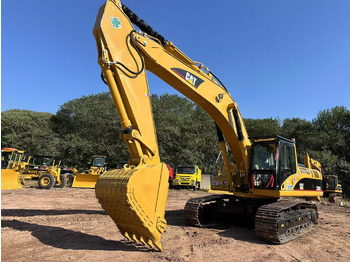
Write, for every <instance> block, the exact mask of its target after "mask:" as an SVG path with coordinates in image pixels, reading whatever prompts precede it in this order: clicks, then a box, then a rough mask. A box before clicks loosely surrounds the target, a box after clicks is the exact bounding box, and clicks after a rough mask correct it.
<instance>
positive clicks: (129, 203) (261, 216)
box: [93, 0, 323, 250]
mask: <svg viewBox="0 0 350 262" xmlns="http://www.w3.org/2000/svg"><path fill="white" fill-rule="evenodd" d="M133 24H135V25H136V26H137V27H138V28H139V29H140V30H142V31H136V30H135V28H134V26H133ZM93 33H94V36H95V39H96V44H97V50H98V63H99V65H100V66H101V69H102V79H103V80H104V81H105V82H106V83H107V85H108V87H109V90H110V93H111V96H112V100H113V102H114V104H115V107H116V108H117V112H118V115H119V118H120V122H121V129H122V131H121V138H122V139H123V140H124V141H125V143H126V145H127V148H128V150H129V153H130V158H129V161H128V165H126V166H125V167H124V168H123V169H117V170H110V171H106V172H104V173H103V174H102V175H101V176H100V177H99V180H98V181H97V183H96V190H95V192H96V197H97V199H98V201H99V203H100V204H101V205H102V207H103V208H104V209H105V210H106V211H107V213H108V214H109V215H110V216H111V218H112V219H113V220H114V222H115V224H116V225H117V227H118V228H119V230H120V232H121V233H122V234H123V235H124V236H125V237H126V238H127V239H129V240H132V241H135V242H140V243H142V244H144V245H147V246H149V247H150V248H156V249H158V250H162V245H161V235H162V234H163V233H164V231H165V228H166V220H165V218H164V214H165V206H166V201H167V194H168V178H169V171H168V169H167V167H166V165H165V164H164V163H162V162H161V161H160V157H159V150H158V145H157V139H156V132H155V126H154V121H153V116H152V110H151V103H150V96H149V89H148V84H147V77H146V70H148V71H150V72H152V73H154V74H155V75H156V76H158V77H159V78H160V79H162V80H164V81H165V82H166V83H168V84H169V85H170V86H172V87H173V88H175V89H176V90H178V91H179V92H180V93H182V94H183V95H184V96H186V97H187V98H189V99H190V100H192V101H193V102H194V103H196V104H197V105H199V106H201V107H202V108H203V109H204V110H205V111H206V112H207V113H208V114H209V115H210V117H211V118H212V119H213V121H214V122H215V123H216V130H217V136H218V144H219V147H220V149H221V151H222V157H223V160H224V165H225V173H226V174H227V178H226V183H225V184H224V183H223V182H222V181H223V179H222V178H220V179H218V180H216V179H215V178H214V179H213V185H215V184H217V185H218V189H217V190H215V188H214V186H213V187H212V193H214V194H212V195H209V196H206V197H201V198H195V199H190V200H189V201H188V202H187V203H186V206H185V212H184V213H185V219H186V222H187V223H188V225H191V226H198V227H201V226H207V225H210V224H218V223H226V222H228V221H229V222H230V221H233V220H235V219H237V218H243V219H245V220H251V221H252V222H253V223H254V225H255V232H256V234H257V236H258V237H259V238H261V239H263V240H265V241H267V242H272V243H277V244H282V243H285V242H288V241H291V240H293V239H296V238H298V237H299V236H301V235H303V234H304V233H305V232H307V230H306V229H308V228H310V227H312V226H313V225H315V224H317V221H318V213H317V207H316V205H315V204H313V203H310V202H307V201H300V200H296V198H298V199H300V198H317V197H320V196H322V195H323V190H322V175H321V173H320V171H319V170H318V169H317V168H314V167H313V166H310V167H306V166H305V167H301V166H299V165H298V161H297V154H296V147H295V142H294V141H292V140H289V139H287V138H284V137H281V136H275V137H270V138H264V137H261V138H255V139H249V137H248V134H247V130H246V128H245V125H244V121H243V118H242V116H241V113H240V111H239V109H238V106H237V103H236V102H235V101H234V100H233V98H232V97H231V95H230V93H229V92H228V90H227V89H226V88H225V86H224V85H223V84H222V83H221V81H220V80H219V79H218V78H217V77H216V76H215V75H214V74H213V72H211V71H210V70H209V69H208V68H207V67H205V66H204V65H203V64H202V63H200V62H195V61H193V60H191V59H190V58H189V57H188V56H186V55H185V54H184V53H183V52H181V51H180V50H179V49H178V48H177V47H176V46H175V45H174V44H173V43H172V42H170V41H167V40H166V39H165V38H164V37H163V36H161V35H160V34H159V33H157V32H156V31H155V30H154V29H153V28H151V27H150V26H149V25H148V24H147V23H145V22H144V21H143V20H142V19H140V18H139V17H138V16H137V15H136V14H134V13H133V12H132V11H131V10H130V9H129V8H127V7H126V6H125V5H123V4H121V3H120V1H119V0H109V1H107V2H106V3H105V4H104V5H103V6H102V7H101V8H100V10H99V12H98V15H97V19H96V23H95V26H94V30H93ZM226 145H227V146H228V147H229V149H230V151H228V150H227V149H226ZM229 154H230V155H229ZM231 154H232V155H231ZM231 158H233V159H234V163H231V162H230V161H229V159H231ZM220 183H222V184H221V185H220ZM219 185H220V186H219ZM281 198H283V199H285V198H291V200H281Z"/></svg>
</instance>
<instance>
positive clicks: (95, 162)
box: [92, 157, 105, 167]
mask: <svg viewBox="0 0 350 262" xmlns="http://www.w3.org/2000/svg"><path fill="white" fill-rule="evenodd" d="M104 164H105V158H104V157H96V158H94V159H93V163H92V166H95V167H103V166H104Z"/></svg>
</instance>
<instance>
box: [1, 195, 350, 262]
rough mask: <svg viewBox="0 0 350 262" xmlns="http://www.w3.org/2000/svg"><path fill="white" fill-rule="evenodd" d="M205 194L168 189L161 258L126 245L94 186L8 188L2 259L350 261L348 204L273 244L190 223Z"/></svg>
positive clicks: (240, 231) (323, 208) (324, 211)
mask: <svg viewBox="0 0 350 262" xmlns="http://www.w3.org/2000/svg"><path fill="white" fill-rule="evenodd" d="M206 194H207V193H205V192H193V191H187V190H181V191H176V190H170V192H169V197H168V204H167V209H166V215H165V218H166V219H167V222H168V226H167V229H166V232H165V234H164V235H163V236H162V244H163V249H164V252H162V253H161V252H156V251H150V250H148V249H146V248H144V247H143V246H135V245H134V244H132V243H129V242H127V241H126V240H124V238H123V236H122V235H121V234H120V233H119V231H118V230H117V227H116V226H115V225H114V223H113V221H112V220H111V218H110V217H109V216H108V215H106V213H105V212H104V211H103V210H102V208H101V207H100V205H99V204H98V202H97V200H96V198H95V191H94V190H93V189H77V188H63V189H56V188H54V189H51V190H40V189H37V188H24V189H20V190H10V191H2V192H1V256H2V261H28V262H30V261H35V262H38V261H140V262H141V261H176V262H178V261H192V262H195V261H350V208H349V207H339V206H336V205H334V204H329V203H327V204H318V207H319V215H320V219H319V224H318V226H317V228H316V229H314V230H312V231H311V232H310V233H309V234H308V235H305V236H303V237H301V238H300V239H298V240H295V241H293V242H290V243H287V244H285V245H270V244H266V243H264V242H262V241H260V240H259V239H257V238H256V237H255V233H254V231H253V230H252V229H250V228H242V227H238V226H234V225H232V226H229V227H222V228H194V227H188V226H186V225H185V220H184V218H183V207H184V205H185V203H186V201H187V200H188V199H189V198H192V197H199V196H203V195H206Z"/></svg>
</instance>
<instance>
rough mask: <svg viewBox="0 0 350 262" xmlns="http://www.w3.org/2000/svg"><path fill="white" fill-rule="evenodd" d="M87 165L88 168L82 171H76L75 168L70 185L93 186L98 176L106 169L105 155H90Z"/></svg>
mask: <svg viewBox="0 0 350 262" xmlns="http://www.w3.org/2000/svg"><path fill="white" fill-rule="evenodd" d="M88 165H89V169H87V170H84V171H83V173H78V171H77V170H76V169H75V170H74V171H73V172H74V178H73V179H74V180H73V184H72V187H81V188H95V185H96V182H97V180H98V178H99V177H100V175H101V174H102V173H103V172H105V171H106V169H107V163H106V156H98V155H95V156H92V157H91V159H90V161H89V162H88Z"/></svg>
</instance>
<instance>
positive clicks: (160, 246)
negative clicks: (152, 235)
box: [154, 241, 163, 252]
mask: <svg viewBox="0 0 350 262" xmlns="http://www.w3.org/2000/svg"><path fill="white" fill-rule="evenodd" d="M154 245H155V246H156V248H157V249H158V250H159V251H160V252H163V248H162V243H160V241H159V242H157V243H154Z"/></svg>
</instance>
